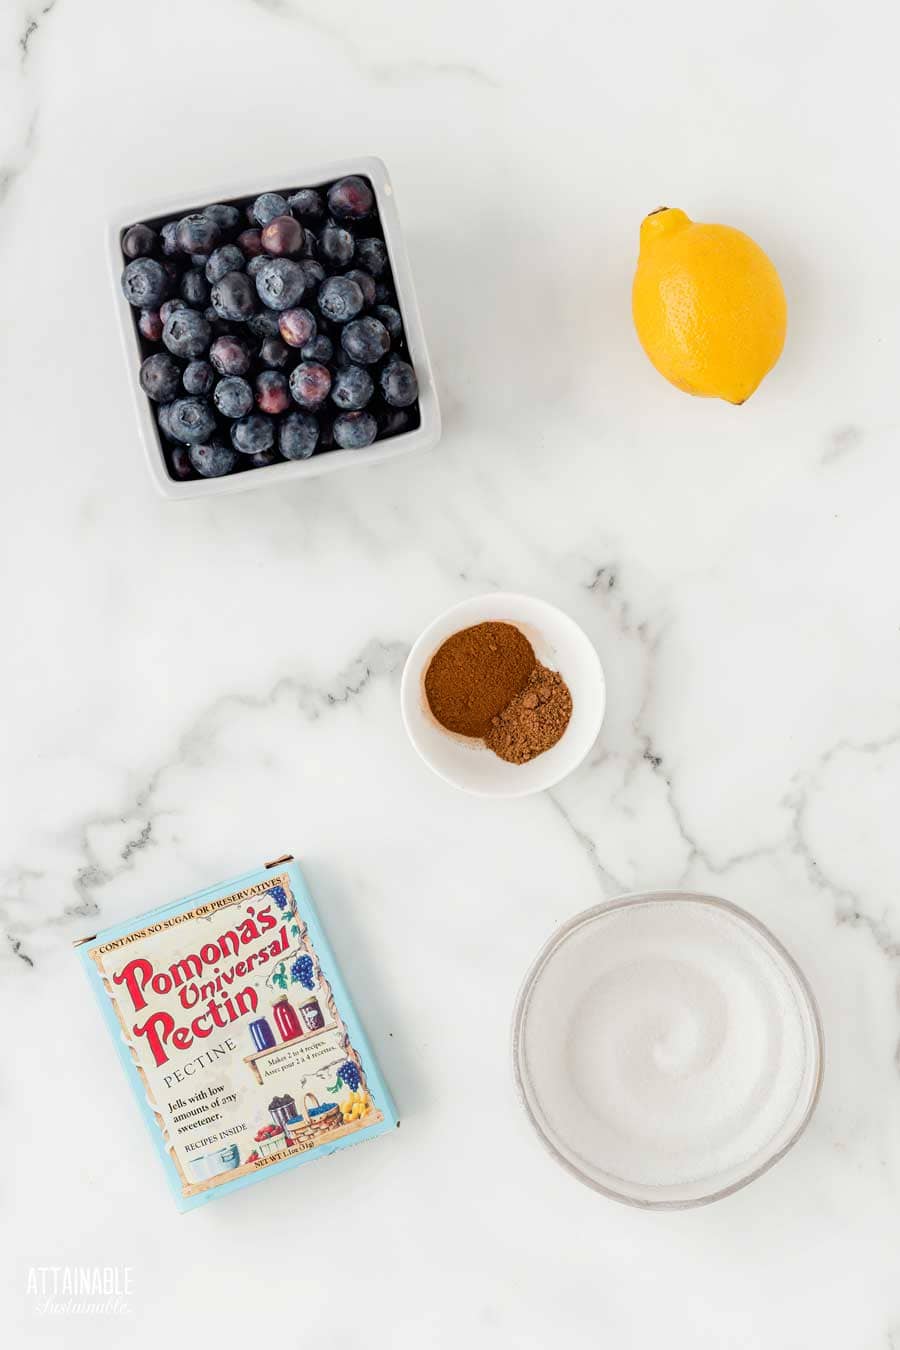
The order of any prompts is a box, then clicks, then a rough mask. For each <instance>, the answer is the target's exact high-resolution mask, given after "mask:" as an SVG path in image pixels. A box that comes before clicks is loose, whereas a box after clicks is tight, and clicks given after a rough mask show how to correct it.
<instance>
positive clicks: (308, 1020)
mask: <svg viewBox="0 0 900 1350" xmlns="http://www.w3.org/2000/svg"><path fill="white" fill-rule="evenodd" d="M300 1016H301V1018H302V1019H303V1026H304V1029H305V1030H306V1031H321V1030H322V1028H323V1027H324V1025H325V1018H324V1016H323V1013H322V1009H321V1008H320V1007H319V1000H318V999H317V998H310V999H307V1001H306V1002H305V1003H301V1004H300Z"/></svg>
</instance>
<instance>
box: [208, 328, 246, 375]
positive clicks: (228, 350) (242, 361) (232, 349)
mask: <svg viewBox="0 0 900 1350" xmlns="http://www.w3.org/2000/svg"><path fill="white" fill-rule="evenodd" d="M209 359H210V361H212V363H213V365H214V366H215V368H216V370H217V371H218V372H219V374H220V375H246V373H247V371H248V370H249V369H250V360H251V356H250V348H249V347H248V346H247V343H246V342H244V341H243V340H242V339H241V338H239V337H235V336H234V334H233V333H223V334H222V336H221V337H217V338H216V340H215V342H214V343H213V344H212V346H211V347H210V349H209Z"/></svg>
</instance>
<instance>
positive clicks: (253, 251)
mask: <svg viewBox="0 0 900 1350" xmlns="http://www.w3.org/2000/svg"><path fill="white" fill-rule="evenodd" d="M237 245H238V248H239V249H240V250H241V252H242V253H243V254H244V257H245V258H255V257H256V256H257V255H258V254H260V253H262V251H263V246H262V235H261V234H260V232H259V230H241V233H240V234H239V235H238V237H237Z"/></svg>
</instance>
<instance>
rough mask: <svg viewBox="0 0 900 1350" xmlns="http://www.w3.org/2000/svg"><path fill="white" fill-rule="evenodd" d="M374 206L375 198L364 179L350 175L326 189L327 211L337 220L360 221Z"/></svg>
mask: <svg viewBox="0 0 900 1350" xmlns="http://www.w3.org/2000/svg"><path fill="white" fill-rule="evenodd" d="M374 205H375V196H374V193H373V192H372V189H371V188H370V187H369V184H368V183H367V182H366V180H365V179H364V178H359V177H358V176H357V175H356V174H351V175H350V177H349V178H341V179H339V180H338V182H336V183H332V185H331V187H330V188H329V189H328V209H329V211H330V212H331V214H332V215H333V216H336V217H337V218H338V220H362V219H363V217H364V216H367V215H368V214H369V212H370V211H371V210H372V207H373V206H374Z"/></svg>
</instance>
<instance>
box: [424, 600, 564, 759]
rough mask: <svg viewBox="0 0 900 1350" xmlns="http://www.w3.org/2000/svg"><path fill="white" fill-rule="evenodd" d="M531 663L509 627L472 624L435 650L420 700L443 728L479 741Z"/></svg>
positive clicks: (520, 637)
mask: <svg viewBox="0 0 900 1350" xmlns="http://www.w3.org/2000/svg"><path fill="white" fill-rule="evenodd" d="M536 665H537V657H536V656H535V654H534V648H533V647H532V645H531V643H530V642H529V641H528V639H527V637H525V635H524V633H521V632H520V631H519V629H518V628H516V627H515V626H514V625H513V624H511V623H498V622H491V623H477V624H475V625H474V626H473V627H471V628H463V629H462V630H461V631H460V632H459V633H454V634H453V636H452V637H449V638H447V641H446V642H444V643H443V644H442V645H441V646H440V647H439V648H438V650H437V651H436V652H435V654H434V656H433V657H432V658H431V664H430V665H429V667H428V670H427V671H426V672H425V697H426V698H427V699H428V706H429V708H430V709H431V711H432V713H433V714H434V716H435V717H436V718H437V720H438V721H439V722H440V724H441V726H442V727H446V729H447V730H448V731H455V732H456V733H457V734H458V735H460V736H478V737H480V738H482V739H483V738H485V737H486V736H487V734H488V732H489V731H490V730H491V726H492V724H493V722H494V720H495V719H496V718H497V717H498V716H499V714H500V713H502V712H503V709H504V708H506V707H507V705H508V704H509V703H510V702H511V701H512V700H513V699H514V698H515V696H516V695H517V694H518V693H520V691H521V690H523V689H524V688H525V686H526V684H527V683H528V678H529V676H530V675H531V672H532V671H533V670H534V669H535V666H536ZM560 734H562V733H560Z"/></svg>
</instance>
